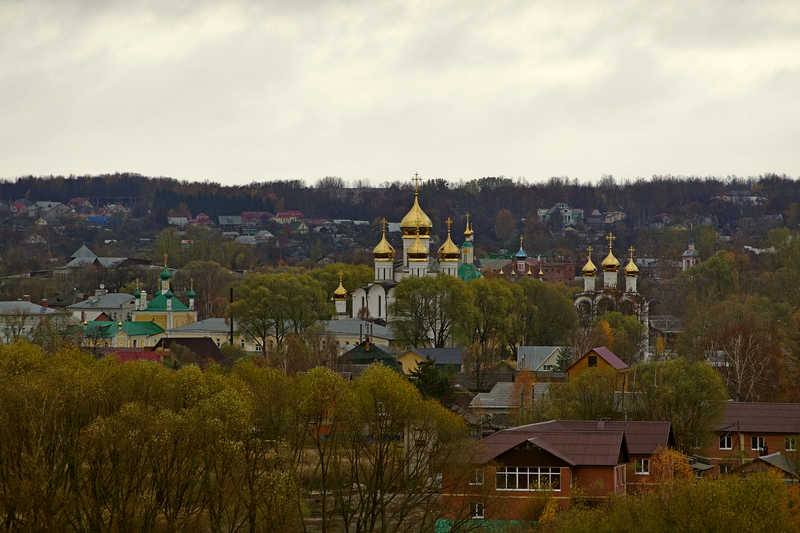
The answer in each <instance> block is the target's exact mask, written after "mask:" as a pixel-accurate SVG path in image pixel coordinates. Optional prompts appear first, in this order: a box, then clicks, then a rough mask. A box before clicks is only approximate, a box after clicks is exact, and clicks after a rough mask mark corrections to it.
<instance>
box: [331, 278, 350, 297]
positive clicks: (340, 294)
mask: <svg viewBox="0 0 800 533" xmlns="http://www.w3.org/2000/svg"><path fill="white" fill-rule="evenodd" d="M345 298H347V289H345V288H344V285H342V273H341V272H340V273H339V286H338V287H337V288H336V290H335V291H333V299H334V300H344V299H345Z"/></svg>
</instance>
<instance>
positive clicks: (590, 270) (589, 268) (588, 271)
mask: <svg viewBox="0 0 800 533" xmlns="http://www.w3.org/2000/svg"><path fill="white" fill-rule="evenodd" d="M593 250H594V248H592V247H591V246H589V247H588V248H587V249H586V251H587V252H588V253H587V254H586V264H585V265H584V266H583V275H584V276H589V277H592V276H596V275H597V267H596V266H594V263H592V251H593Z"/></svg>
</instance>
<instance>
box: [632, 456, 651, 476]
mask: <svg viewBox="0 0 800 533" xmlns="http://www.w3.org/2000/svg"><path fill="white" fill-rule="evenodd" d="M634 472H636V473H637V474H638V475H640V476H647V475H649V474H650V459H636V461H635V463H634Z"/></svg>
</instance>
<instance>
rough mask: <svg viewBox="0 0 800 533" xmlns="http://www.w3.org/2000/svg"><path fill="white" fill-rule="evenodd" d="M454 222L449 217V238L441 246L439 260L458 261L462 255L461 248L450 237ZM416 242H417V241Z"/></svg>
mask: <svg viewBox="0 0 800 533" xmlns="http://www.w3.org/2000/svg"><path fill="white" fill-rule="evenodd" d="M452 223H453V221H452V220H450V219H449V218H448V219H447V240H446V241H444V244H443V245H442V246H441V248H439V261H458V258H459V257H460V256H461V250H459V249H458V246H456V245H455V243H453V240H452V239H451V238H450V225H451V224H452ZM415 244H416V243H415Z"/></svg>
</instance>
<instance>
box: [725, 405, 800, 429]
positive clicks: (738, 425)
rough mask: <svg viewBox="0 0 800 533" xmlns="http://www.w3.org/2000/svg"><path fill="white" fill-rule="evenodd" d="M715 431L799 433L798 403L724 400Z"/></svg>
mask: <svg viewBox="0 0 800 533" xmlns="http://www.w3.org/2000/svg"><path fill="white" fill-rule="evenodd" d="M716 430H717V432H719V433H726V432H734V433H735V432H737V431H741V432H742V433H784V434H789V435H798V434H800V403H764V402H726V403H725V418H724V419H723V421H722V423H721V424H720V425H719V426H717V429H716Z"/></svg>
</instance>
